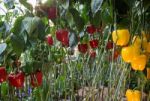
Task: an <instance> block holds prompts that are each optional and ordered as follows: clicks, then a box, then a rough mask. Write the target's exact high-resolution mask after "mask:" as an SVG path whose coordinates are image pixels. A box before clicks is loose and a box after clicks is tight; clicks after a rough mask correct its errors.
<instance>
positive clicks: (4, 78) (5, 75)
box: [0, 67, 7, 83]
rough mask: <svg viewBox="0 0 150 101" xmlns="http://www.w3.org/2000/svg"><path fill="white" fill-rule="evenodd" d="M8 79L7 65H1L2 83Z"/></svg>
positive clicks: (0, 79)
mask: <svg viewBox="0 0 150 101" xmlns="http://www.w3.org/2000/svg"><path fill="white" fill-rule="evenodd" d="M6 79H7V72H6V69H5V67H0V83H2V82H4V81H6Z"/></svg>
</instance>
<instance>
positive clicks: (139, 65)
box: [131, 54, 147, 71]
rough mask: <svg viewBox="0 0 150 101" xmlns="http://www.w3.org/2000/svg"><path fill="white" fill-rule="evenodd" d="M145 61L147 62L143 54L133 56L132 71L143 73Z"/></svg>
mask: <svg viewBox="0 0 150 101" xmlns="http://www.w3.org/2000/svg"><path fill="white" fill-rule="evenodd" d="M146 61H147V57H146V55H144V54H142V55H139V56H135V57H134V58H133V60H132V62H131V66H132V69H133V70H139V71H143V70H144V69H145V66H146Z"/></svg>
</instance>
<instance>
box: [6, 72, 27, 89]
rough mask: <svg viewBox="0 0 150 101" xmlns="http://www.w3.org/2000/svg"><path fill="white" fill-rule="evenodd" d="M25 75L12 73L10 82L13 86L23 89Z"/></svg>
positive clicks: (9, 76) (9, 77) (9, 78)
mask: <svg viewBox="0 0 150 101" xmlns="http://www.w3.org/2000/svg"><path fill="white" fill-rule="evenodd" d="M24 78H25V75H24V73H23V72H18V73H16V74H15V73H11V74H9V75H8V81H9V84H10V85H11V86H14V87H16V88H22V87H23V84H24Z"/></svg>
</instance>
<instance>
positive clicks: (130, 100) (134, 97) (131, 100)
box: [126, 89, 141, 101]
mask: <svg viewBox="0 0 150 101" xmlns="http://www.w3.org/2000/svg"><path fill="white" fill-rule="evenodd" d="M126 98H127V101H140V99H141V92H140V91H138V90H131V89H128V90H127V91H126Z"/></svg>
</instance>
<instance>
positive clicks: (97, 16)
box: [91, 10, 101, 27]
mask: <svg viewBox="0 0 150 101" xmlns="http://www.w3.org/2000/svg"><path fill="white" fill-rule="evenodd" d="M91 24H93V25H95V26H96V27H99V26H100V24H101V12H100V10H99V11H98V12H97V13H96V14H95V15H94V17H93V18H91Z"/></svg>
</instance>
